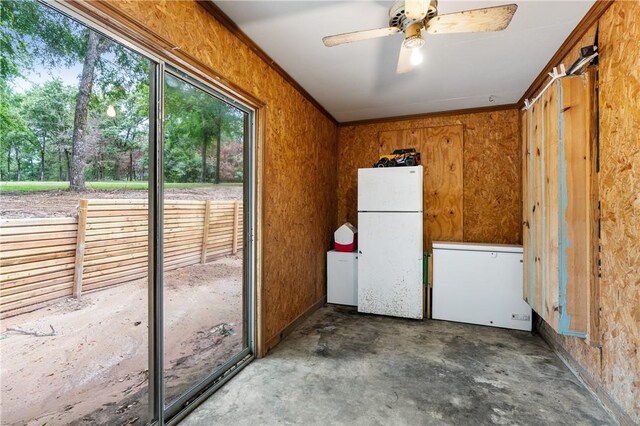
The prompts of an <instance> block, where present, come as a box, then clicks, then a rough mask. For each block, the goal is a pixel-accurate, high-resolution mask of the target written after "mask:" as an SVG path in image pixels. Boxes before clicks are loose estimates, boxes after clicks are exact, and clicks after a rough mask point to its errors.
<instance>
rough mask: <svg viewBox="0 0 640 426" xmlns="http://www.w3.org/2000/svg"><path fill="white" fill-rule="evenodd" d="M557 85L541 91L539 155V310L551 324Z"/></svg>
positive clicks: (554, 307)
mask: <svg viewBox="0 0 640 426" xmlns="http://www.w3.org/2000/svg"><path fill="white" fill-rule="evenodd" d="M559 95H560V94H559V93H558V86H557V85H554V86H553V87H552V88H550V89H549V90H547V91H546V92H545V94H544V95H543V97H542V99H541V102H542V108H543V111H542V117H543V129H542V132H541V133H542V135H543V144H542V146H543V155H544V179H543V181H542V185H543V187H544V191H543V192H544V204H543V206H542V217H543V248H542V258H543V259H542V265H543V268H544V271H543V282H542V288H543V293H544V295H543V303H544V305H543V307H542V310H541V311H537V312H541V313H542V316H543V318H544V320H545V321H547V322H548V323H549V324H551V325H552V326H554V327H556V328H557V327H558V325H559V319H560V315H559V311H558V298H559V291H558V290H559V285H560V283H559V279H558V274H559V268H558V255H559V253H560V251H559V250H558V244H559V238H558V237H559V233H560V226H559V208H560V206H559V204H558V191H559V185H558V161H559V159H558V137H559V133H558V130H559V129H558V124H559V123H558V96H559Z"/></svg>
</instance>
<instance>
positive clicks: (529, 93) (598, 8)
mask: <svg viewBox="0 0 640 426" xmlns="http://www.w3.org/2000/svg"><path fill="white" fill-rule="evenodd" d="M614 1H615V0H596V2H595V3H594V4H593V6H591V9H589V11H588V12H587V14H586V15H584V17H583V18H582V20H581V21H580V22H579V23H578V25H577V26H576V27H575V28H574V30H573V31H572V32H571V34H569V37H567V39H566V40H565V41H564V43H562V45H561V46H560V48H558V50H557V51H556V53H555V54H554V55H553V56H552V57H551V59H550V60H549V62H547V65H545V66H544V68H543V69H542V71H540V74H538V76H537V77H536V79H535V80H533V83H531V85H530V86H529V88H528V89H527V90H526V91H525V92H524V94H523V95H522V97H521V98H520V100H519V101H518V105H520V106H523V105H524V100H525V99H530V98H532V97H533V96H534V94H535V92H537V91H538V90H539V89H540V88H541V87H542V85H543V83H544V82H545V80H546V79H547V77H548V73H550V72H551V71H552V70H553V67H555V66H558V64H559V63H560V61H561V60H562V59H563V58H564V57H565V56H567V55H568V54H569V52H570V51H571V49H572V48H573V47H574V46H575V45H576V43H577V42H578V41H579V40H580V38H582V36H583V35H584V34H585V33H586V32H587V30H589V28H591V26H592V25H593V24H595V23H596V22H597V21H598V19H600V17H601V16H602V15H603V14H604V12H606V11H607V9H608V8H609V6H611V5H612V4H613V2H614Z"/></svg>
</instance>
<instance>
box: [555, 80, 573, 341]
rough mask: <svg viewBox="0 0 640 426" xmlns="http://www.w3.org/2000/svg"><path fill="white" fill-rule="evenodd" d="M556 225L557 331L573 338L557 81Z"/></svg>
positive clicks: (566, 197) (564, 160)
mask: <svg viewBox="0 0 640 426" xmlns="http://www.w3.org/2000/svg"><path fill="white" fill-rule="evenodd" d="M556 84H557V85H558V99H557V103H558V121H559V123H558V224H559V226H560V235H559V241H558V246H559V247H558V272H559V275H560V276H559V277H558V278H559V283H560V289H559V300H558V302H559V305H560V319H559V321H558V329H559V331H560V333H561V334H564V335H567V336H575V335H576V334H575V332H572V331H571V330H570V328H571V316H570V315H569V313H568V312H567V282H568V273H567V249H568V248H569V247H571V241H570V240H569V233H568V227H567V223H566V212H567V206H568V204H569V195H568V190H567V167H566V163H567V159H566V152H565V138H564V136H565V135H564V111H563V110H562V83H561V82H560V81H559V80H558V82H557V83H556Z"/></svg>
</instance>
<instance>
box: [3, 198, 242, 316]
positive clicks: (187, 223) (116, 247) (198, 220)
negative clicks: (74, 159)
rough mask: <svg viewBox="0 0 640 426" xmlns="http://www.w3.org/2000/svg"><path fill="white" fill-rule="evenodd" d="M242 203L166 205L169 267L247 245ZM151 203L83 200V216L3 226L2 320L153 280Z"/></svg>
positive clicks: (166, 265) (10, 222) (166, 267)
mask: <svg viewBox="0 0 640 426" xmlns="http://www.w3.org/2000/svg"><path fill="white" fill-rule="evenodd" d="M242 207H243V206H242V202H241V201H183V200H180V201H171V200H167V201H165V206H164V270H165V271H169V270H172V269H177V268H182V267H185V266H189V265H195V264H199V263H206V262H210V261H212V260H214V259H215V258H217V257H220V256H225V255H229V254H235V253H236V252H237V251H238V250H239V249H240V248H241V247H242V243H243V240H242V237H243V227H242V224H243V208H242ZM148 239H149V236H148V227H147V202H146V201H145V200H80V204H79V207H78V217H77V218H46V219H3V220H1V221H0V318H5V317H9V316H13V315H17V314H20V313H23V312H28V311H30V310H34V309H37V308H39V307H41V306H42V305H44V304H46V303H48V302H51V301H52V300H54V299H58V298H60V297H69V296H75V297H78V296H80V295H81V294H82V292H83V291H91V290H97V289H101V288H104V287H109V286H113V285H117V284H123V283H126V282H129V281H133V280H136V279H140V278H145V277H146V276H147V272H148V271H147V269H148V265H147V251H148V249H147V247H148Z"/></svg>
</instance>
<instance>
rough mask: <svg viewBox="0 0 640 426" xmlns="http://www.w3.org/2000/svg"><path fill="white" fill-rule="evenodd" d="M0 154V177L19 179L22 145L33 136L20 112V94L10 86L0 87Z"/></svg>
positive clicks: (28, 141)
mask: <svg viewBox="0 0 640 426" xmlns="http://www.w3.org/2000/svg"><path fill="white" fill-rule="evenodd" d="M0 90H1V93H0V96H1V98H0V153H1V154H0V155H1V158H2V159H4V161H2V163H0V178H2V179H4V180H10V179H14V180H20V179H21V165H22V163H21V157H22V155H23V154H24V151H25V150H24V149H23V147H24V146H25V145H28V144H29V143H30V141H31V140H33V138H34V136H33V134H32V133H31V132H30V130H29V127H28V126H27V123H26V121H25V120H24V118H23V116H22V113H21V110H20V109H21V105H22V96H19V95H17V94H16V93H15V92H14V91H13V90H11V88H9V87H8V86H5V87H3V88H0Z"/></svg>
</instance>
